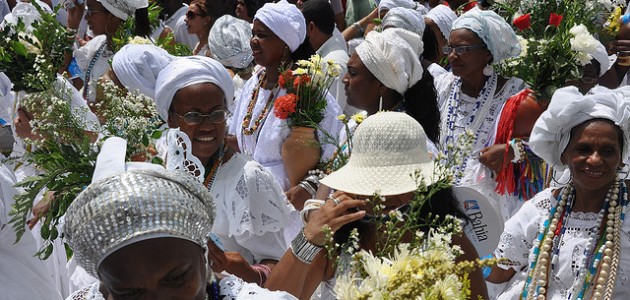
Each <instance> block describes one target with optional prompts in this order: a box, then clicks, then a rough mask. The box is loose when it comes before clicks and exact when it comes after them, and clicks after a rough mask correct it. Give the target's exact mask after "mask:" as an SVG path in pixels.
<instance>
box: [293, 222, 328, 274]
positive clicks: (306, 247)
mask: <svg viewBox="0 0 630 300" xmlns="http://www.w3.org/2000/svg"><path fill="white" fill-rule="evenodd" d="M322 249H323V247H321V246H317V245H315V244H313V243H311V242H309V241H308V240H307V239H306V236H304V229H302V231H300V233H298V235H297V236H296V237H295V238H294V239H293V241H291V252H292V253H293V255H295V257H296V258H297V259H299V260H300V261H301V262H303V263H305V264H307V265H310V264H311V262H313V259H315V255H317V253H319V251H321V250H322Z"/></svg>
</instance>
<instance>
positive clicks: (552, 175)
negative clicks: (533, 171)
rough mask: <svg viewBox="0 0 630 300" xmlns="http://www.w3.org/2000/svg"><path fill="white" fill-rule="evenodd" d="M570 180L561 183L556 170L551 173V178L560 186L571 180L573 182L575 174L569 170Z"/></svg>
mask: <svg viewBox="0 0 630 300" xmlns="http://www.w3.org/2000/svg"><path fill="white" fill-rule="evenodd" d="M569 175H570V176H569V180H567V182H565V183H560V182H559V181H558V180H556V170H553V173H551V180H553V182H555V183H556V184H557V185H558V186H565V185H567V184H569V182H571V181H572V180H573V174H571V173H570V172H569Z"/></svg>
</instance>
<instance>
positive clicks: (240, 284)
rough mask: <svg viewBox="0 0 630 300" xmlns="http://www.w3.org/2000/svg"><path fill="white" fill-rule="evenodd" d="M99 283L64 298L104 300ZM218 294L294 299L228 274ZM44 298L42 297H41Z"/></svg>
mask: <svg viewBox="0 0 630 300" xmlns="http://www.w3.org/2000/svg"><path fill="white" fill-rule="evenodd" d="M98 288H99V283H98V282H97V283H95V284H93V285H91V286H89V287H87V288H85V289H83V290H80V291H77V292H76V293H74V294H72V295H71V296H70V297H68V298H66V300H105V298H104V297H103V295H102V294H101V293H100V292H99V290H98ZM219 296H221V297H222V298H221V299H239V300H240V299H243V300H269V299H274V300H275V299H277V300H294V299H297V298H295V297H293V296H292V295H291V294H289V293H287V292H282V291H274V292H272V291H270V290H267V289H265V288H262V287H260V286H258V285H257V284H255V283H247V282H244V281H243V280H242V279H240V278H238V277H236V276H233V275H229V276H227V277H224V278H223V279H221V280H220V281H219ZM41 299H44V298H41Z"/></svg>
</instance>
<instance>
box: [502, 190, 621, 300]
mask: <svg viewBox="0 0 630 300" xmlns="http://www.w3.org/2000/svg"><path fill="white" fill-rule="evenodd" d="M556 203H557V201H556V199H555V197H554V196H553V194H552V189H551V188H549V189H546V190H544V191H542V192H540V193H538V194H537V195H536V196H535V197H534V198H533V199H531V200H529V201H527V202H525V203H524V204H523V206H522V207H521V209H520V210H519V211H518V213H516V214H515V215H514V216H513V217H512V218H511V219H510V220H508V221H507V223H505V229H504V231H503V234H502V235H501V240H500V241H499V246H498V247H497V249H496V250H495V252H494V254H495V256H496V257H497V258H506V259H508V260H509V263H504V264H499V267H501V268H503V269H506V270H507V269H509V268H514V270H516V271H517V272H516V274H515V275H514V277H513V278H512V280H510V281H509V282H508V283H507V284H506V285H505V288H504V289H503V293H501V294H500V295H499V296H498V298H497V299H500V300H507V299H519V296H520V294H521V292H522V291H523V286H524V282H525V279H526V277H527V272H529V264H530V262H531V260H533V242H534V241H535V240H536V237H537V234H538V230H539V226H542V224H543V222H545V220H547V218H548V215H549V211H550V209H551V207H552V206H555V205H556ZM597 215H598V213H583V212H571V214H570V217H569V220H568V223H567V229H566V232H565V233H564V235H563V237H562V242H561V243H562V246H561V247H560V253H559V265H560V267H559V268H558V270H557V271H555V272H553V275H550V276H552V277H551V280H549V288H548V289H547V290H548V292H547V296H548V298H547V299H553V300H560V299H563V300H566V299H568V298H567V297H568V292H570V291H571V289H572V286H573V285H574V282H575V281H576V277H577V273H578V271H579V270H578V269H579V268H580V266H581V265H582V257H583V253H584V247H585V245H587V244H588V239H589V237H590V235H592V234H594V232H596V231H597V227H598V226H599V224H595V221H596V219H597ZM629 233H630V222H628V221H625V222H624V223H623V226H622V229H621V258H620V260H619V268H618V272H617V282H616V283H615V291H614V293H613V295H614V296H613V299H618V300H621V299H630V284H629V283H630V282H628V275H630V274H627V273H626V272H629V271H630V257H629V256H630V234H629ZM580 284H581V283H580Z"/></svg>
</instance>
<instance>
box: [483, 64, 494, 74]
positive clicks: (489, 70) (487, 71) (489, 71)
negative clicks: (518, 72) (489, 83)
mask: <svg viewBox="0 0 630 300" xmlns="http://www.w3.org/2000/svg"><path fill="white" fill-rule="evenodd" d="M493 73H494V68H492V66H491V65H486V66H485V67H483V75H486V76H492V74H493Z"/></svg>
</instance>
